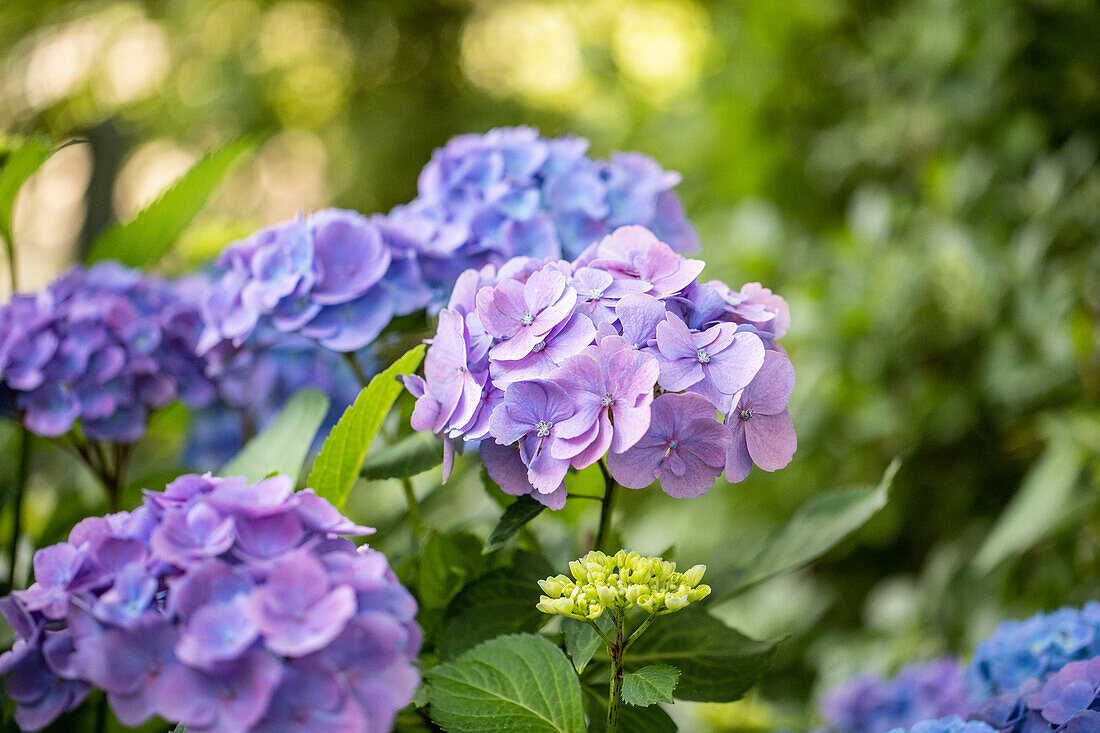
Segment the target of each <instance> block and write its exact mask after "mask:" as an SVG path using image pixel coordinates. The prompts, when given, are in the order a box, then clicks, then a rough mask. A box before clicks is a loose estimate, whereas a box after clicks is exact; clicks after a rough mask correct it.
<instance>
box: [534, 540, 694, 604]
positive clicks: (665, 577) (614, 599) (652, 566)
mask: <svg viewBox="0 0 1100 733" xmlns="http://www.w3.org/2000/svg"><path fill="white" fill-rule="evenodd" d="M706 569H707V566H706V565H696V566H695V567H693V568H691V569H690V570H687V571H686V572H683V573H679V572H676V563H674V562H666V561H664V560H662V559H661V558H659V557H642V556H641V555H639V554H638V553H637V552H627V551H626V550H619V551H618V552H616V553H615V554H614V555H607V554H604V553H602V552H599V551H593V552H590V553H588V554H587V555H585V556H584V557H582V558H581V559H580V560H574V561H573V562H571V563H569V572H570V573H571V574H572V575H573V577H572V578H570V577H568V576H566V575H557V576H554V577H552V578H547V579H546V580H540V581H539V586H540V587H541V588H542V592H543V593H545V594H546V595H544V596H541V597H540V598H539V603H538V609H539V610H540V611H542V612H543V613H552V614H558V615H560V616H568V617H569V618H575V619H578V620H580V621H584V620H589V619H596V618H599V616H600V614H602V613H603V612H604V609H605V608H609V609H611V610H613V611H615V612H616V613H619V614H622V613H626V612H627V611H629V610H630V609H631V608H634V606H638V607H639V608H641V609H642V610H644V611H646V612H648V613H651V614H654V615H660V614H665V613H673V612H675V611H679V610H680V609H682V608H684V607H685V606H687V605H688V604H689V603H694V602H695V601H699V600H702V599H704V598H706V597H707V596H708V595H710V586H708V585H700V584H699V581H700V580H702V579H703V573H704V572H705V571H706Z"/></svg>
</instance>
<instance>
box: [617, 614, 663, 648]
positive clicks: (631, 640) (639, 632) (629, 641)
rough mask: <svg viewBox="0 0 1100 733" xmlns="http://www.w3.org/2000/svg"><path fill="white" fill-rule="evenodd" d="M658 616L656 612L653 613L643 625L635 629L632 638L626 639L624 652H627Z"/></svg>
mask: <svg viewBox="0 0 1100 733" xmlns="http://www.w3.org/2000/svg"><path fill="white" fill-rule="evenodd" d="M655 618H657V615H656V614H653V615H651V616H650V617H649V618H647V619H646V620H645V621H643V622H642V625H641V626H639V627H638V628H637V629H635V630H634V633H633V634H631V635H630V638H629V639H627V640H626V644H624V645H623V652H626V650H627V649H629V648H630V645H631V644H633V643H634V642H636V641H637V640H638V637H639V636H641V635H642V634H644V633H645V630H646V629H648V628H649V625H650V624H651V623H653V619H655Z"/></svg>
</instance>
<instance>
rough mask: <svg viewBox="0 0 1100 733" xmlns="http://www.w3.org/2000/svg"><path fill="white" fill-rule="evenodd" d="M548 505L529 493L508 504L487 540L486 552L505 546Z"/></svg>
mask: <svg viewBox="0 0 1100 733" xmlns="http://www.w3.org/2000/svg"><path fill="white" fill-rule="evenodd" d="M545 508H546V507H545V506H543V505H542V504H540V503H538V502H537V501H535V499H533V498H532V497H531V496H530V495H529V494H525V495H523V496H521V497H519V498H518V499H516V500H515V501H514V502H512V503H511V504H509V505H508V508H507V509H505V510H504V514H502V515H501V517H500V521H499V522H497V526H496V527H494V528H493V531H492V532H491V533H490V534H489V539H487V540H485V552H492V551H493V550H496V549H498V548H500V547H503V546H504V543H506V542H507V541H508V540H510V539H512V537H514V536H515V534H516V533H517V532H519V531H520V530H521V529H523V527H524V525H526V524H527V523H528V522H530V521H531V520H532V519H534V518H535V517H537V516H538V515H539V514H541V513H542V510H543V509H545Z"/></svg>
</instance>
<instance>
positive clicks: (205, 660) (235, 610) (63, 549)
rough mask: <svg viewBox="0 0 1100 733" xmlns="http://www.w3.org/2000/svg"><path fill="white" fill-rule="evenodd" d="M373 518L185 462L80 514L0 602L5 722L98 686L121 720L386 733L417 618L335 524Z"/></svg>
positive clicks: (68, 702)
mask: <svg viewBox="0 0 1100 733" xmlns="http://www.w3.org/2000/svg"><path fill="white" fill-rule="evenodd" d="M372 531H373V530H370V529H369V528H366V527H360V526H358V525H356V524H355V523H353V522H351V521H350V520H348V519H347V518H345V517H343V516H342V515H341V514H340V513H339V512H338V511H337V510H336V508H335V507H333V506H332V505H331V504H329V503H328V502H327V501H325V500H324V499H322V498H320V497H318V496H317V495H316V494H314V493H313V492H312V491H309V490H304V491H302V492H298V493H294V492H293V491H292V484H291V481H290V479H288V478H286V477H283V476H276V477H272V478H269V479H265V480H264V481H260V482H258V483H256V484H254V485H252V486H249V485H248V484H247V483H246V482H245V481H244V480H243V479H240V478H225V479H222V478H214V477H211V476H210V475H209V474H207V475H204V476H198V475H188V476H182V477H180V478H179V479H177V480H176V481H174V482H173V483H171V484H169V485H168V486H167V487H165V490H164V491H162V492H148V493H147V494H146V497H145V500H144V503H143V504H142V506H141V507H139V508H138V509H136V510H135V511H133V512H128V513H127V512H123V513H120V514H114V515H109V516H107V517H102V518H100V517H93V518H90V519H87V520H84V521H82V522H81V523H80V524H78V525H77V526H76V527H74V528H73V530H72V532H71V533H70V535H69V541H68V542H67V543H63V544H61V545H57V546H54V547H51V548H45V549H43V550H40V551H39V552H38V554H37V555H36V557H35V570H36V581H35V583H34V584H33V585H32V586H31V587H30V588H28V589H26V590H22V591H15V592H13V593H12V595H11V596H8V597H6V598H5V599H3V600H0V611H2V612H3V613H4V614H5V616H6V617H7V618H8V619H9V621H10V623H11V624H12V627H13V628H14V629H15V631H16V634H17V635H18V641H17V642H16V645H15V647H14V648H13V650H12V651H10V652H7V653H5V654H4V655H3V656H2V657H0V674H6V675H8V680H7V684H6V692H7V694H8V695H9V697H11V698H12V699H13V700H14V701H15V702H16V703H17V712H16V716H17V720H18V721H19V723H20V725H21V726H22V727H24V728H25V729H27V730H37V729H39V728H42V727H44V726H46V725H48V724H49V723H50V722H51V721H52V720H54V719H55V718H56V717H57V716H58V715H60V714H61V713H62V712H64V711H66V710H69V709H72V708H73V707H75V706H76V705H77V704H79V703H80V701H81V700H82V699H83V698H84V697H85V696H86V695H87V693H88V690H89V689H90V688H91V687H93V686H94V687H96V688H99V689H102V690H104V691H105V692H106V694H107V698H108V701H109V703H110V705H111V708H112V709H113V710H114V713H115V715H116V716H117V717H118V719H119V720H120V721H121V722H122V723H124V724H125V725H131V726H133V725H139V724H141V723H142V722H144V721H146V720H148V719H149V718H150V717H152V716H154V715H159V716H161V717H164V718H166V719H168V720H171V721H173V722H180V723H183V724H185V725H187V726H188V727H189V728H192V729H195V730H203V731H239V730H267V729H272V730H285V729H287V728H288V727H290V726H299V727H301V726H303V725H305V727H304V728H302V729H303V730H310V729H312V728H310V727H309V726H310V724H309V723H303V721H312V723H317V724H320V723H324V724H325V726H326V727H327V728H336V729H342V730H355V731H364V730H366V731H386V730H389V729H390V728H391V726H392V724H393V720H394V717H395V715H396V711H397V710H398V709H400V708H401V707H404V705H406V704H407V703H408V701H409V699H410V698H411V697H412V692H413V690H414V689H415V687H416V685H417V684H418V675H417V672H416V669H415V667H414V666H413V660H414V659H415V656H416V654H417V652H418V650H419V648H420V643H421V632H420V629H419V627H417V626H416V623H415V621H414V619H415V615H416V604H415V602H414V601H413V599H412V596H411V595H410V594H409V593H408V591H406V590H405V589H404V588H403V587H402V586H401V585H400V584H399V583H398V582H397V579H396V577H395V576H394V574H393V571H392V570H390V568H389V565H388V563H387V562H386V560H385V558H384V557H383V556H382V555H380V554H379V553H377V552H375V551H374V550H371V549H368V548H367V547H366V546H363V547H359V548H356V546H355V545H353V544H352V543H351V542H349V541H348V540H347V539H344V538H342V537H341V535H344V536H348V535H351V536H356V535H366V534H369V533H370V532H372ZM349 655H351V656H349ZM353 658H354V662H353V661H352V660H353ZM303 685H305V686H306V687H307V688H308V689H302V686H303Z"/></svg>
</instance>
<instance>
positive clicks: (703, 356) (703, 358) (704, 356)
mask: <svg viewBox="0 0 1100 733" xmlns="http://www.w3.org/2000/svg"><path fill="white" fill-rule="evenodd" d="M695 356H696V357H698V359H699V363H700V364H709V363H710V354H708V353H707V350H706V349H699V351H697V352H695Z"/></svg>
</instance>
